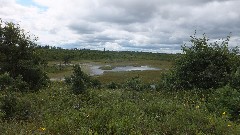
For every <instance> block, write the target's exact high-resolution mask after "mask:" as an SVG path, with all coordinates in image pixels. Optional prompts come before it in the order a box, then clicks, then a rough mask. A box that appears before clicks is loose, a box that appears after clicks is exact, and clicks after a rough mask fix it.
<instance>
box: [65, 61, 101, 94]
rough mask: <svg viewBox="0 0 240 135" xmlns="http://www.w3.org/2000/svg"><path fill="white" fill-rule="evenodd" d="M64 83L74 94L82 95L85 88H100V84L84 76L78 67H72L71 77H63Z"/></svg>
mask: <svg viewBox="0 0 240 135" xmlns="http://www.w3.org/2000/svg"><path fill="white" fill-rule="evenodd" d="M65 82H66V83H67V84H69V85H71V89H72V91H73V93H75V94H80V93H83V92H84V91H85V90H86V89H87V88H91V87H93V88H99V87H101V83H100V82H99V81H98V80H96V79H92V78H90V77H89V76H88V75H87V74H85V73H84V72H83V71H82V70H81V67H80V66H79V65H74V67H73V75H71V76H70V77H65Z"/></svg>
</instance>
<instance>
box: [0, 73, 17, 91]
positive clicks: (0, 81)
mask: <svg viewBox="0 0 240 135" xmlns="http://www.w3.org/2000/svg"><path fill="white" fill-rule="evenodd" d="M13 81H14V80H13V78H12V77H11V76H10V75H9V73H7V72H6V73H4V74H2V75H1V74H0V90H3V89H6V88H7V87H8V86H10V85H12V84H13Z"/></svg>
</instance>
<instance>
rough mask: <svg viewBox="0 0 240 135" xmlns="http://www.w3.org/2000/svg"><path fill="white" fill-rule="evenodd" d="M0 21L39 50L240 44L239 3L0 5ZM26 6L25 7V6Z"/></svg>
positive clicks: (40, 0) (33, 1)
mask: <svg viewBox="0 0 240 135" xmlns="http://www.w3.org/2000/svg"><path fill="white" fill-rule="evenodd" d="M0 3H1V4H0V18H2V19H3V20H6V21H13V22H15V23H19V24H20V25H21V26H22V27H23V28H24V29H26V30H27V31H30V32H31V33H33V34H35V35H36V36H38V37H39V41H38V42H39V44H41V45H52V46H60V47H63V48H87V49H98V50H103V48H106V50H116V51H126V50H129V51H150V52H162V53H176V52H181V45H182V44H184V43H186V42H188V41H189V39H190V38H189V36H190V35H193V34H194V31H195V30H196V31H197V34H199V35H202V34H203V33H206V35H207V36H208V37H210V38H211V39H219V38H223V37H226V36H228V35H229V34H230V32H231V36H232V39H231V44H230V46H236V45H239V44H240V37H239V34H240V8H239V7H240V1H238V0H199V1H192V0H171V1H166V0H148V1H143V0H121V1H119V0H88V1H86V0H71V1H66V0H57V1H56V0H29V1H28V2H26V0H0ZM26 3H28V4H26Z"/></svg>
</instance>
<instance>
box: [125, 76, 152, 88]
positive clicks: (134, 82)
mask: <svg viewBox="0 0 240 135" xmlns="http://www.w3.org/2000/svg"><path fill="white" fill-rule="evenodd" d="M123 87H124V88H126V89H130V90H136V91H141V90H144V89H147V88H149V87H150V86H148V85H145V84H144V83H143V82H142V80H141V79H140V77H138V76H137V77H132V78H131V79H128V80H127V81H126V82H125V84H123Z"/></svg>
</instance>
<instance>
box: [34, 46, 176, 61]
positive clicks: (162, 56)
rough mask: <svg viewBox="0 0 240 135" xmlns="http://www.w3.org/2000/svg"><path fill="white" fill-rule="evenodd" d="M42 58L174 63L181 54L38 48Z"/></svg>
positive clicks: (48, 59)
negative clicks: (162, 61) (163, 61)
mask: <svg viewBox="0 0 240 135" xmlns="http://www.w3.org/2000/svg"><path fill="white" fill-rule="evenodd" d="M37 51H38V53H39V54H40V56H41V57H42V58H43V59H45V60H47V61H68V60H110V61H111V60H166V61H172V60H173V59H175V58H176V57H177V56H178V55H180V54H166V53H152V52H134V51H108V50H107V51H105V50H104V51H99V50H89V49H77V48H74V49H63V48H61V47H52V46H38V47H37Z"/></svg>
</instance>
